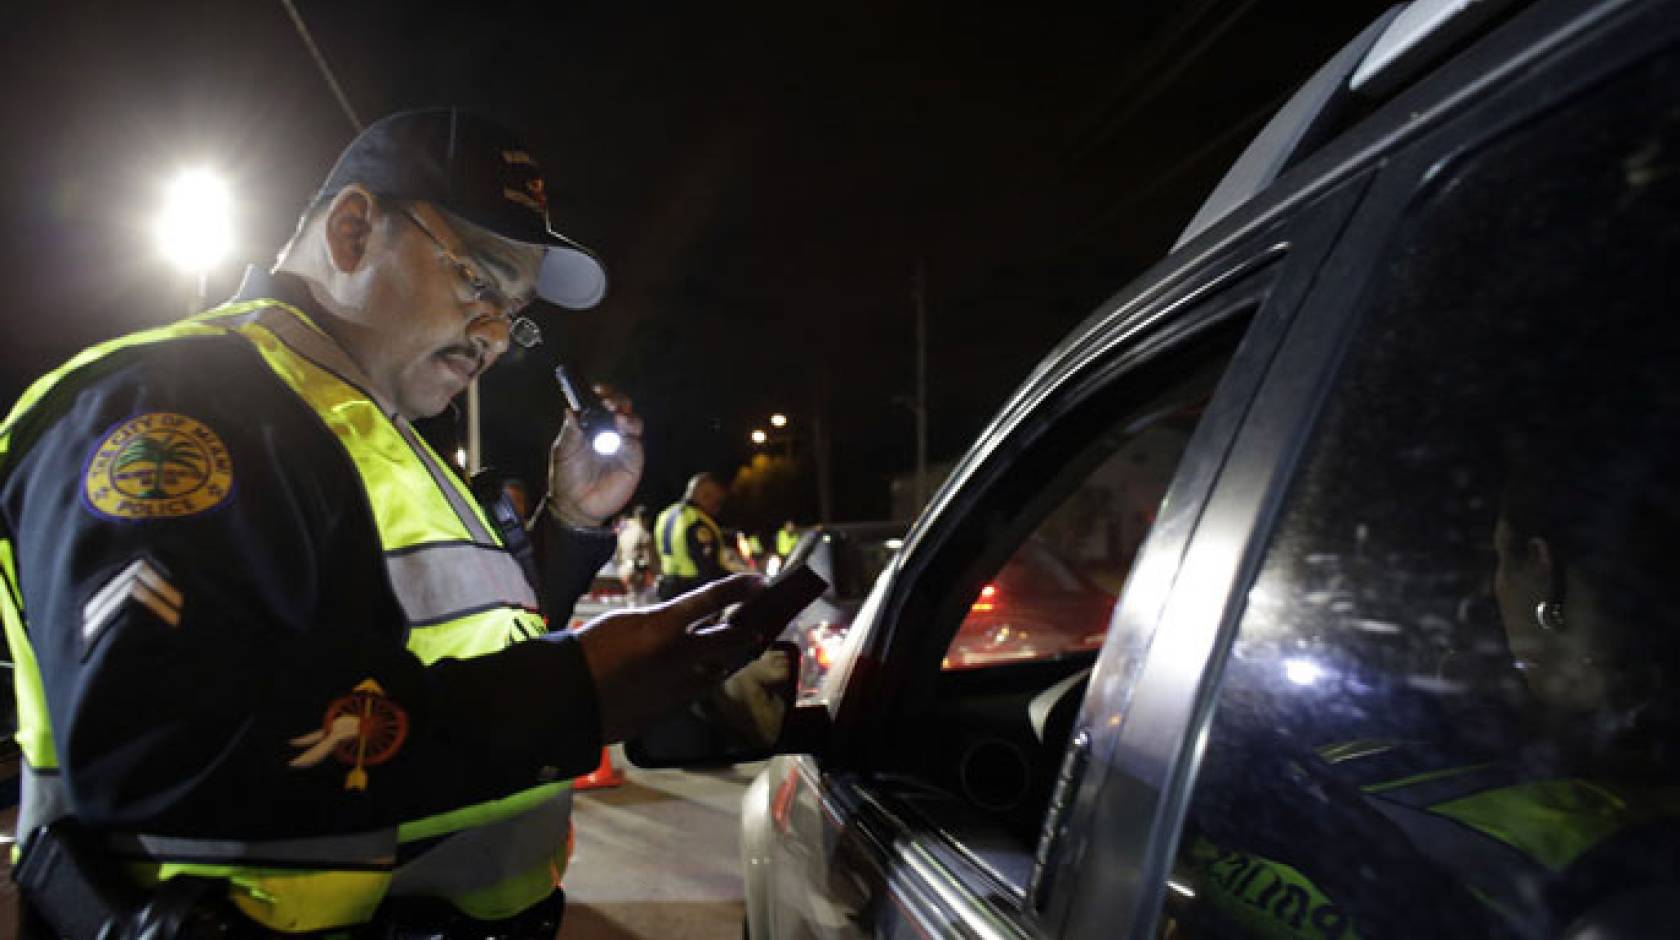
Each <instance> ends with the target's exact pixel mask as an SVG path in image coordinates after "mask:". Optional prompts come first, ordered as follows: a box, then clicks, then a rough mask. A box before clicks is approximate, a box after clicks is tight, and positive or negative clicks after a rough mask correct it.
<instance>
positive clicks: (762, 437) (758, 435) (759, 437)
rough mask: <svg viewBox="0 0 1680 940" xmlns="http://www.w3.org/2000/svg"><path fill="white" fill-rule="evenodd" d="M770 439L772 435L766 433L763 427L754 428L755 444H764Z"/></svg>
mask: <svg viewBox="0 0 1680 940" xmlns="http://www.w3.org/2000/svg"><path fill="white" fill-rule="evenodd" d="M769 439H770V435H768V434H766V433H764V429H763V428H753V432H752V442H753V443H754V444H762V443H764V442H765V441H768V440H769Z"/></svg>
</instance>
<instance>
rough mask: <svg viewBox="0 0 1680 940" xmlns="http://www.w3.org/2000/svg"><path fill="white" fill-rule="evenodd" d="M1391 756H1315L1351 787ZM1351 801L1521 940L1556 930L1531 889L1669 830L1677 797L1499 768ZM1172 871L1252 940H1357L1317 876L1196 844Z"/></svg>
mask: <svg viewBox="0 0 1680 940" xmlns="http://www.w3.org/2000/svg"><path fill="white" fill-rule="evenodd" d="M1398 750H1399V748H1398V747H1396V746H1395V745H1393V744H1391V743H1390V742H1384V741H1351V742H1346V743H1342V744H1335V745H1330V746H1327V747H1322V748H1319V749H1318V754H1319V756H1320V757H1322V758H1323V759H1324V760H1325V761H1326V762H1327V763H1329V764H1330V765H1332V766H1334V765H1337V764H1344V765H1352V766H1344V767H1342V768H1338V770H1339V771H1346V772H1347V775H1348V776H1350V777H1352V778H1353V779H1354V780H1355V781H1357V780H1358V779H1359V778H1360V777H1361V776H1364V777H1366V779H1371V776H1372V775H1367V774H1363V773H1362V772H1361V768H1359V767H1358V766H1357V765H1358V763H1359V762H1360V761H1361V760H1362V759H1369V758H1378V757H1381V756H1382V755H1384V754H1387V753H1389V752H1391V751H1398ZM1375 776H1377V777H1381V774H1377V775H1375ZM1359 789H1360V791H1361V792H1363V793H1364V794H1365V797H1366V804H1367V805H1368V806H1370V807H1371V808H1372V809H1374V810H1375V811H1376V812H1377V813H1380V814H1381V815H1382V816H1383V817H1385V818H1386V819H1387V820H1388V821H1389V822H1391V823H1393V824H1394V825H1395V827H1396V829H1397V830H1398V831H1399V832H1401V833H1403V834H1404V835H1405V836H1406V837H1407V840H1408V841H1409V842H1410V843H1411V845H1412V847H1413V848H1415V849H1416V850H1417V851H1418V852H1419V854H1420V855H1421V856H1423V857H1424V858H1426V859H1428V861H1429V862H1431V863H1433V864H1434V865H1435V866H1436V867H1438V868H1439V869H1440V870H1441V871H1442V872H1444V873H1446V874H1448V875H1451V876H1453V877H1454V878H1456V879H1458V880H1459V881H1460V882H1461V883H1462V884H1463V885H1464V886H1465V887H1466V888H1467V889H1468V890H1469V892H1470V893H1471V894H1472V895H1473V896H1474V897H1475V898H1476V899H1477V900H1478V901H1479V902H1480V903H1481V904H1482V905H1484V906H1485V907H1487V908H1489V909H1491V910H1492V911H1493V912H1494V914H1495V916H1497V917H1499V918H1500V919H1503V920H1506V921H1508V922H1509V923H1511V924H1512V925H1513V926H1515V927H1516V928H1517V929H1518V932H1519V933H1522V934H1524V935H1528V934H1531V933H1533V934H1550V933H1553V932H1555V931H1556V930H1557V929H1559V928H1560V927H1562V926H1563V925H1562V924H1552V923H1545V922H1543V918H1544V914H1545V913H1549V912H1542V911H1541V910H1539V909H1538V908H1537V907H1536V896H1535V892H1536V890H1537V886H1542V885H1545V884H1547V883H1548V882H1550V881H1552V880H1554V879H1556V878H1557V877H1559V876H1561V875H1562V874H1563V873H1564V872H1565V871H1566V870H1567V869H1568V868H1569V867H1570V866H1571V865H1572V864H1574V863H1575V862H1576V861H1577V860H1578V859H1580V858H1582V857H1583V856H1585V855H1586V854H1587V853H1588V852H1589V851H1591V850H1592V849H1594V848H1595V847H1597V846H1599V845H1602V844H1603V843H1605V842H1606V841H1607V840H1609V839H1612V838H1614V837H1615V836H1617V835H1619V834H1621V833H1624V832H1627V831H1630V830H1633V829H1635V828H1637V827H1638V826H1641V825H1644V824H1648V823H1654V822H1659V821H1672V820H1674V819H1676V818H1680V787H1625V786H1612V785H1608V784H1604V783H1600V782H1596V781H1592V780H1587V779H1583V778H1578V777H1571V778H1559V779H1549V780H1527V781H1525V780H1523V779H1521V778H1520V777H1519V776H1518V775H1517V771H1516V769H1515V768H1514V767H1512V766H1510V765H1506V764H1501V763H1489V764H1475V765H1468V766H1461V767H1449V768H1445V769H1441V770H1436V771H1432V772H1426V773H1417V774H1411V775H1408V776H1405V777H1402V778H1399V779H1376V780H1375V781H1374V782H1369V783H1363V784H1361V785H1360V787H1359ZM1513 850H1514V851H1513ZM1180 864H1182V865H1185V866H1187V867H1188V868H1189V870H1190V873H1191V877H1192V878H1193V882H1194V883H1193V886H1192V887H1193V889H1194V890H1195V891H1196V892H1197V894H1198V895H1199V896H1202V897H1205V898H1206V900H1207V903H1208V904H1210V905H1211V906H1213V907H1214V908H1216V909H1218V910H1219V911H1220V912H1221V914H1222V915H1223V916H1224V917H1227V918H1229V919H1230V920H1231V921H1233V922H1235V923H1239V924H1242V925H1243V927H1244V929H1245V931H1246V932H1248V933H1250V934H1251V935H1253V936H1261V937H1268V938H1309V937H1310V938H1322V937H1339V938H1345V940H1354V938H1357V937H1359V936H1360V935H1361V932H1360V929H1359V926H1360V925H1359V924H1358V922H1357V918H1356V915H1355V913H1354V912H1353V911H1351V910H1349V909H1347V908H1345V907H1343V906H1342V905H1341V904H1339V903H1338V902H1337V899H1336V898H1335V897H1333V896H1331V895H1330V894H1328V893H1326V892H1325V891H1323V890H1321V888H1320V884H1319V883H1315V882H1314V880H1313V878H1314V877H1317V878H1318V881H1319V882H1320V883H1323V882H1327V881H1330V880H1331V879H1330V878H1329V877H1328V873H1325V872H1316V873H1315V872H1308V871H1302V870H1300V869H1297V868H1294V867H1292V866H1290V865H1287V864H1285V863H1283V862H1282V861H1279V860H1277V859H1271V858H1266V857H1264V856H1260V855H1256V854H1252V853H1249V852H1244V851H1236V850H1233V849H1231V848H1229V847H1226V846H1221V845H1217V844H1215V843H1213V842H1211V841H1209V840H1207V839H1206V838H1203V837H1200V836H1196V837H1194V838H1193V839H1192V840H1191V841H1190V842H1189V843H1188V844H1187V845H1186V846H1185V847H1184V849H1183V850H1182V858H1181V862H1180ZM1339 874H1341V875H1346V874H1347V873H1345V872H1344V873H1339Z"/></svg>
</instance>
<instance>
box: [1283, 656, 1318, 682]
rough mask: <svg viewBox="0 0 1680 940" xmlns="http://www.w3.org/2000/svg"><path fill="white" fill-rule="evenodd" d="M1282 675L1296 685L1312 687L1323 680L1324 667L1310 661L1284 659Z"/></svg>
mask: <svg viewBox="0 0 1680 940" xmlns="http://www.w3.org/2000/svg"><path fill="white" fill-rule="evenodd" d="M1283 674H1284V676H1285V678H1287V679H1288V680H1289V681H1290V682H1293V683H1295V684H1296V685H1312V684H1313V683H1314V682H1317V681H1318V680H1320V679H1322V678H1324V667H1323V666H1320V665H1319V664H1318V663H1315V662H1313V661H1312V660H1310V659H1286V660H1284V661H1283Z"/></svg>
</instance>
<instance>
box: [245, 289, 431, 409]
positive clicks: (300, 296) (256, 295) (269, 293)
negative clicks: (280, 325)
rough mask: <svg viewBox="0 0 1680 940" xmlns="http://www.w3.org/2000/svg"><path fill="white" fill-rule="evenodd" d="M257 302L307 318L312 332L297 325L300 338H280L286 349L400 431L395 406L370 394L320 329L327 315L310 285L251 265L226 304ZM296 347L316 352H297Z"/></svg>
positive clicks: (362, 379) (369, 384) (362, 377)
mask: <svg viewBox="0 0 1680 940" xmlns="http://www.w3.org/2000/svg"><path fill="white" fill-rule="evenodd" d="M256 300H278V301H279V302H281V303H283V304H285V305H286V306H288V307H291V308H293V309H294V310H296V311H297V312H298V313H301V314H303V315H304V316H305V317H307V318H308V319H309V320H310V322H311V323H313V324H314V326H315V329H313V330H310V329H309V328H308V327H304V326H303V325H301V324H299V326H298V333H299V334H303V335H294V336H291V337H290V338H287V337H282V339H283V340H285V341H286V345H288V346H292V347H294V348H295V349H297V351H298V352H299V353H302V354H303V355H304V356H306V357H308V358H309V359H311V360H314V361H315V363H316V365H319V366H321V367H323V368H325V369H326V370H327V371H329V372H332V373H333V374H335V375H337V376H338V377H339V378H341V379H343V380H344V381H346V382H348V383H350V384H351V385H353V386H355V387H356V388H357V389H359V390H360V391H361V392H362V393H363V394H364V395H366V396H367V397H368V398H369V399H370V400H372V401H373V403H374V404H376V405H378V406H379V410H381V411H383V412H385V415H386V417H388V418H390V419H391V420H392V421H397V422H399V427H400V426H401V420H402V419H401V417H400V415H399V414H398V412H397V409H396V407H395V405H393V404H392V403H391V402H389V401H386V400H385V397H384V396H383V395H379V394H376V393H375V392H374V391H373V383H372V382H370V381H368V378H367V376H366V375H365V374H364V373H363V372H362V370H361V368H360V367H359V366H357V365H356V363H355V360H353V359H352V358H351V357H350V354H349V352H348V351H346V350H345V349H344V347H342V346H340V345H339V344H338V341H337V340H335V339H333V338H332V336H331V335H330V334H329V333H327V332H326V331H325V330H322V329H320V325H321V321H322V319H323V318H324V317H325V316H326V312H325V311H323V310H322V309H321V305H320V304H319V303H316V301H315V298H314V296H313V295H311V294H310V293H309V285H308V284H305V283H304V281H303V279H302V278H300V277H298V276H297V275H295V274H287V273H286V272H284V271H280V272H274V273H270V272H268V271H264V270H263V269H261V268H259V267H257V266H256V265H251V266H249V267H247V268H246V269H245V276H244V278H243V279H242V280H240V282H239V290H237V291H235V292H234V295H233V297H232V299H230V300H229V301H228V302H229V303H235V304H237V303H246V302H250V301H256ZM299 343H303V344H304V345H306V346H311V347H315V348H313V349H305V348H298V344H299Z"/></svg>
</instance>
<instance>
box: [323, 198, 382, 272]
mask: <svg viewBox="0 0 1680 940" xmlns="http://www.w3.org/2000/svg"><path fill="white" fill-rule="evenodd" d="M376 206H377V203H376V202H375V201H374V198H373V194H372V193H370V192H368V191H367V190H365V189H363V188H362V187H360V186H357V185H355V184H351V185H349V186H346V187H344V188H343V189H341V190H339V192H338V195H336V196H334V197H333V200H332V202H331V203H330V204H329V205H328V206H327V214H326V219H325V221H324V222H323V224H322V228H321V233H322V236H323V237H324V238H325V239H326V241H327V255H328V257H330V258H331V259H332V263H333V267H335V268H337V269H338V270H339V271H341V272H343V273H345V274H349V273H350V272H352V271H355V270H356V269H357V268H359V267H360V266H361V264H362V261H363V259H365V258H366V257H367V253H368V243H369V240H370V239H371V238H372V237H373V221H374V214H375V213H376V212H377V211H378V209H377V208H376Z"/></svg>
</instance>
